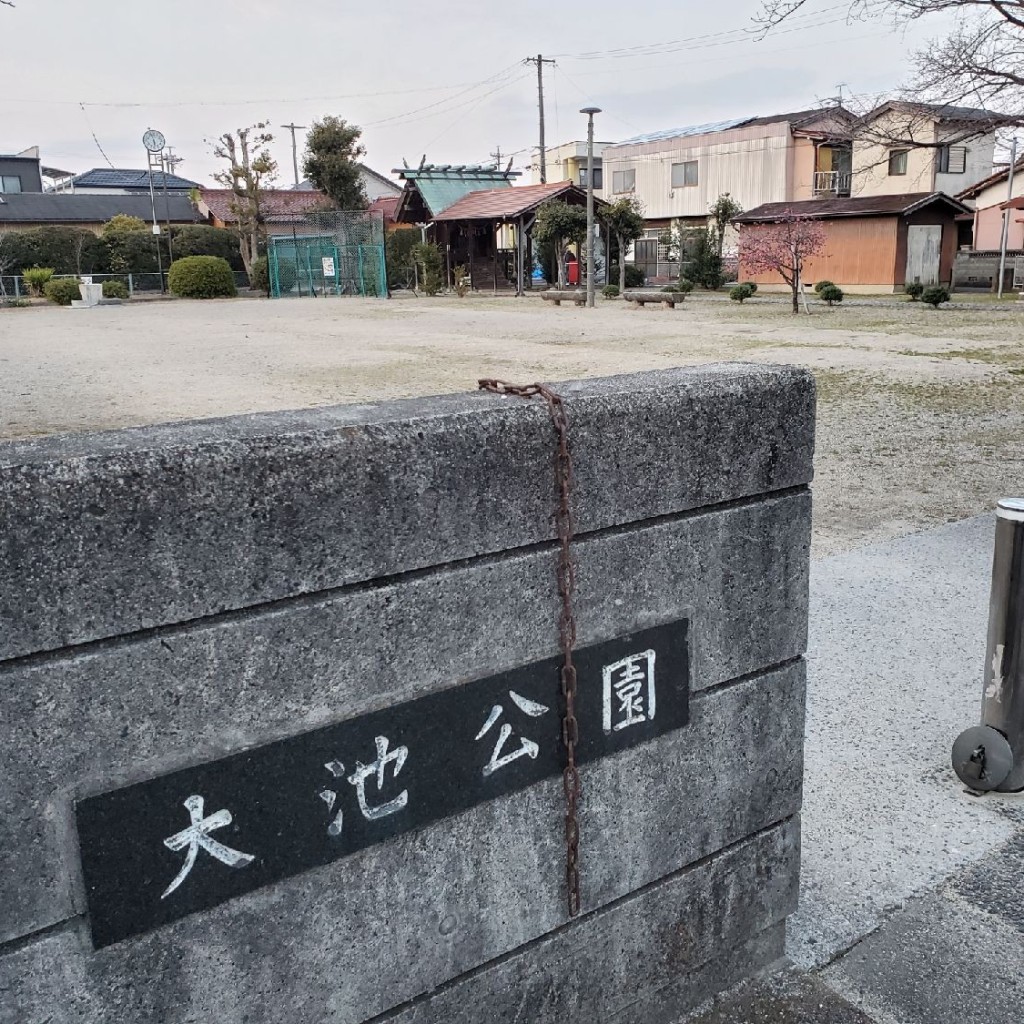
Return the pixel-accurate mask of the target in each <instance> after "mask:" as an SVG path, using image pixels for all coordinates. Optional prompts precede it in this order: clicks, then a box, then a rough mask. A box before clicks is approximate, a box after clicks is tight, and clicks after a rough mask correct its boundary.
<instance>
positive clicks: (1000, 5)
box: [755, 0, 1024, 138]
mask: <svg viewBox="0 0 1024 1024" xmlns="http://www.w3.org/2000/svg"><path fill="white" fill-rule="evenodd" d="M820 2H821V0H763V2H762V5H761V10H760V12H759V14H758V15H757V16H756V18H755V21H756V22H757V24H758V25H759V26H760V27H761V29H762V36H764V35H767V34H768V33H770V32H771V30H772V29H773V28H775V27H776V26H777V25H779V24H781V23H782V22H784V21H785V20H786V19H787V18H790V17H792V16H793V15H794V14H796V12H797V11H799V10H801V9H802V8H805V7H807V8H809V7H813V6H815V5H816V4H817V3H820ZM932 14H952V15H955V17H956V27H955V28H954V29H953V31H952V32H951V33H949V34H947V35H943V36H941V37H939V38H935V39H932V40H930V41H927V42H926V43H925V44H924V45H923V46H922V48H921V49H920V50H918V51H917V53H916V54H915V55H914V57H913V67H914V74H913V76H912V77H911V79H910V81H908V82H907V83H905V85H904V88H903V90H902V92H903V98H904V99H907V100H916V101H919V102H937V103H942V104H950V105H957V104H963V105H970V106H973V107H983V108H986V109H987V108H989V107H995V108H998V110H999V112H1000V114H999V116H998V120H999V121H1000V123H1001V124H1002V125H1011V124H1024V63H1022V60H1021V55H1022V51H1024V0H850V4H849V16H850V17H851V18H859V19H864V18H889V19H890V20H891V21H892V22H893V24H894V26H898V25H904V26H905V25H907V24H909V23H910V22H914V21H917V20H919V19H924V18H927V17H928V16H929V15H932ZM993 117H996V115H993ZM991 128H992V126H991V125H988V126H979V125H977V124H974V125H968V124H964V125H960V126H959V128H958V130H959V132H960V133H961V135H962V137H963V138H968V137H970V133H972V132H973V133H974V134H975V135H976V134H980V133H981V132H982V131H984V130H988V131H990V130H991Z"/></svg>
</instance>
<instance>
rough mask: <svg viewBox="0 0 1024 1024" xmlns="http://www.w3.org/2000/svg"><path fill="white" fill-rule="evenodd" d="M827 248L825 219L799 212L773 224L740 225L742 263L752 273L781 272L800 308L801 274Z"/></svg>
mask: <svg viewBox="0 0 1024 1024" xmlns="http://www.w3.org/2000/svg"><path fill="white" fill-rule="evenodd" d="M824 251H825V229H824V228H823V227H822V226H821V223H820V222H819V221H816V220H811V219H810V218H808V217H800V216H797V215H796V214H790V215H788V216H782V217H780V218H779V219H778V220H777V221H775V222H774V223H772V224H745V225H743V227H742V228H741V229H740V266H741V267H743V269H744V270H746V271H749V272H750V273H751V274H778V275H779V276H780V277H781V278H782V280H783V281H785V282H786V284H788V285H789V287H790V290H791V291H792V293H793V312H794V313H799V312H800V304H799V303H800V276H801V274H802V273H803V269H804V263H806V261H807V260H809V259H810V258H811V257H812V256H820V255H821V254H822V253H823V252H824Z"/></svg>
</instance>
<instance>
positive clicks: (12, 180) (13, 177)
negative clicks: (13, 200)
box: [0, 174, 21, 192]
mask: <svg viewBox="0 0 1024 1024" xmlns="http://www.w3.org/2000/svg"><path fill="white" fill-rule="evenodd" d="M20 191H21V177H20V176H19V175H17V174H5V175H4V176H3V177H0V192H20Z"/></svg>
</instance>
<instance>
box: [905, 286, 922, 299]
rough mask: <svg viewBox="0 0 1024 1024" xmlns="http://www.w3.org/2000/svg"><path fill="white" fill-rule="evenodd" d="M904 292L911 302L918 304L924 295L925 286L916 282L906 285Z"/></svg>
mask: <svg viewBox="0 0 1024 1024" xmlns="http://www.w3.org/2000/svg"><path fill="white" fill-rule="evenodd" d="M903 290H904V291H905V292H906V293H907V295H908V296H910V301H911V302H917V300H918V299H919V298H921V296H922V295H924V285H923V284H921V282H920V281H914V282H913V283H912V284H908V285H905V286H904V288H903Z"/></svg>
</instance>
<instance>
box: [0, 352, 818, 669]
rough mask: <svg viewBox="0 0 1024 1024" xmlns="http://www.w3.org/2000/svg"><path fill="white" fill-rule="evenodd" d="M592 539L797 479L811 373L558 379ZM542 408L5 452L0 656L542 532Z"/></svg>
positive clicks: (545, 533) (309, 419)
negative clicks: (606, 531) (598, 533)
mask: <svg viewBox="0 0 1024 1024" xmlns="http://www.w3.org/2000/svg"><path fill="white" fill-rule="evenodd" d="M559 390H560V391H561V392H562V393H563V394H564V395H565V396H566V399H567V408H568V412H569V417H570V420H571V422H572V450H573V454H574V458H575V462H576V481H577V493H576V497H575V501H574V505H575V514H576V522H577V528H578V529H579V530H580V531H581V532H584V533H587V532H593V531H597V530H604V529H608V528H610V527H617V526H622V525H624V524H627V523H635V522H638V521H641V520H644V519H648V518H651V517H654V516H664V515H673V514H678V513H680V512H685V511H687V510H689V509H694V508H698V507H701V506H705V505H711V504H719V503H723V502H729V501H735V500H738V499H742V498H747V497H750V496H752V495H756V494H763V493H766V492H774V491H779V490H785V489H787V488H793V487H799V486H803V485H805V484H807V483H808V482H809V481H810V479H811V475H812V469H811V458H812V449H813V432H814V385H813V378H812V376H811V374H810V373H809V372H808V371H805V370H799V369H796V368H793V367H771V366H752V365H743V364H738V365H721V366H702V367H694V368H688V369H685V370H671V371H660V372H655V373H648V374H635V375H631V376H627V377H620V378H606V379H603V380H591V381H580V382H569V383H566V384H560V385H559ZM552 452H553V435H552V430H551V427H550V425H549V422H548V418H547V411H546V409H545V408H544V407H543V404H542V403H540V402H538V401H529V402H528V401H526V400H523V399H516V398H506V397H497V396H493V395H486V394H470V395H459V396H452V397H447V398H431V399H417V400H412V401H407V402H393V403H386V404H383V405H378V406H345V407H336V408H328V409H316V410H309V411H303V412H292V413H266V414H259V415H254V416H239V417H232V418H229V419H223V420H204V421H199V422H195V423H192V424H176V425H173V426H166V427H147V428H139V429H131V430H124V431H116V432H112V433H108V434H100V435H72V436H67V437H55V438H47V439H44V440H39V441H25V442H15V443H12V444H8V445H5V446H3V448H2V450H0V522H3V523H4V531H3V534H2V536H0V660H2V659H8V658H15V657H19V656H23V655H27V654H30V653H33V652H38V651H47V650H53V649H57V648H60V647H63V646H66V645H71V644H83V643H87V642H89V641H94V640H98V639H102V638H105V637H111V636H115V635H118V634H125V633H131V632H135V631H139V630H145V629H148V628H151V627H155V626H160V625H165V624H168V623H175V622H183V621H190V620H194V619H197V618H200V617H202V616H207V615H213V614H218V613H221V612H223V611H225V610H229V609H239V608H244V607H247V606H253V605H259V604H265V603H268V602H274V601H280V600H283V599H286V598H294V597H297V596H300V595H308V594H313V593H317V592H319V591H324V590H328V589H331V588H336V587H341V586H344V585H348V584H352V583H357V582H360V581H365V580H370V579H375V578H380V577H384V576H391V575H395V574H398V573H403V572H409V571H410V570H416V569H423V568H426V567H429V566H436V565H441V564H445V563H448V562H452V561H456V560H459V559H465V558H470V557H474V556H479V555H485V554H492V553H495V552H499V551H502V550H508V549H510V548H516V547H522V546H525V545H530V544H536V543H538V542H541V541H545V540H550V539H551V538H552V537H553V536H554V525H553V522H552V509H553V501H554V485H553V474H552V471H551V465H552Z"/></svg>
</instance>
